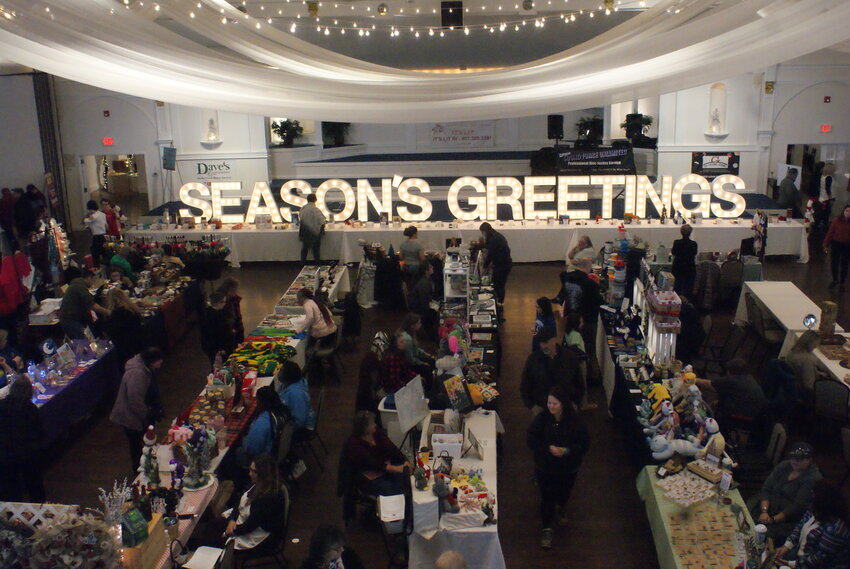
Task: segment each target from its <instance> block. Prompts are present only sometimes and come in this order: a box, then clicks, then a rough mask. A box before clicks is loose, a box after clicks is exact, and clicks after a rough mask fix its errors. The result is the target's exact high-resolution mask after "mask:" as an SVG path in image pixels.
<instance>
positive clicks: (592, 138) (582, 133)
mask: <svg viewBox="0 0 850 569" xmlns="http://www.w3.org/2000/svg"><path fill="white" fill-rule="evenodd" d="M576 128H577V129H578V140H579V141H586V142H590V143H600V142H602V129H603V121H602V117H600V116H599V115H593V116H592V117H581V118H580V119H579V121H578V122H577V123H576Z"/></svg>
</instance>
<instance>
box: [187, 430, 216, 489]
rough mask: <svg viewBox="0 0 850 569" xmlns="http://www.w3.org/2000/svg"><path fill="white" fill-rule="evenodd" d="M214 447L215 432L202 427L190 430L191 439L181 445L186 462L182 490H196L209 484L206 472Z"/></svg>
mask: <svg viewBox="0 0 850 569" xmlns="http://www.w3.org/2000/svg"><path fill="white" fill-rule="evenodd" d="M215 445H216V443H215V432H213V431H212V430H211V429H207V427H206V426H203V425H201V426H199V427H195V428H193V429H192V436H191V438H190V439H189V440H188V441H186V442H185V443H184V444H183V451H184V452H185V453H186V459H187V461H188V464H187V465H186V473H185V476H184V478H183V488H184V489H186V490H198V489H200V488H203V487H205V486H206V485H207V484H209V482H210V475H209V474H208V473H207V470H209V467H210V460H211V459H212V451H213V449H214V448H215Z"/></svg>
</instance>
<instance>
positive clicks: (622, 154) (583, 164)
mask: <svg viewBox="0 0 850 569" xmlns="http://www.w3.org/2000/svg"><path fill="white" fill-rule="evenodd" d="M558 173H560V174H590V173H594V174H603V173H604V174H634V173H635V156H634V152H633V151H632V149H631V148H594V149H592V150H578V149H570V150H567V151H563V152H558Z"/></svg>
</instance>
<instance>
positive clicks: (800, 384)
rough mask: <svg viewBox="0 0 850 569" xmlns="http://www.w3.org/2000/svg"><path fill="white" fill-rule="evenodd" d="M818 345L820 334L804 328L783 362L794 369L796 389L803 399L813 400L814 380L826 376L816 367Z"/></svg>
mask: <svg viewBox="0 0 850 569" xmlns="http://www.w3.org/2000/svg"><path fill="white" fill-rule="evenodd" d="M818 346H820V334H818V333H817V332H815V331H814V330H806V331H805V332H803V334H802V335H801V336H800V337H799V338H798V339H797V341H796V342H794V345H793V346H792V347H791V350H790V351H789V352H788V355H787V356H785V362H786V363H787V364H788V365H789V366H791V369H792V370H794V377H796V378H797V389H798V392H799V395H800V397H802V398H803V400H805V401H814V390H815V381H816V380H817V379H818V377H821V376H824V377H825V376H826V374H824V373H823V372H821V371H820V370H819V369H818V358H817V356H815V354H814V351H815V349H816V348H817V347H818Z"/></svg>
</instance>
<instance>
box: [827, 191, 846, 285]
mask: <svg viewBox="0 0 850 569" xmlns="http://www.w3.org/2000/svg"><path fill="white" fill-rule="evenodd" d="M823 248H824V250H825V251H827V252H830V253H831V261H832V283H831V284H830V285H829V288H833V287H834V286H835V285H837V284H840V285H841V288H844V281H845V280H847V265H848V264H849V263H850V204H848V205H846V206H844V212H843V213H842V214H841V215H839V216H838V217H836V218H835V219H834V220H832V223H831V224H830V226H829V231H827V232H826V237H825V238H824V240H823Z"/></svg>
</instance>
